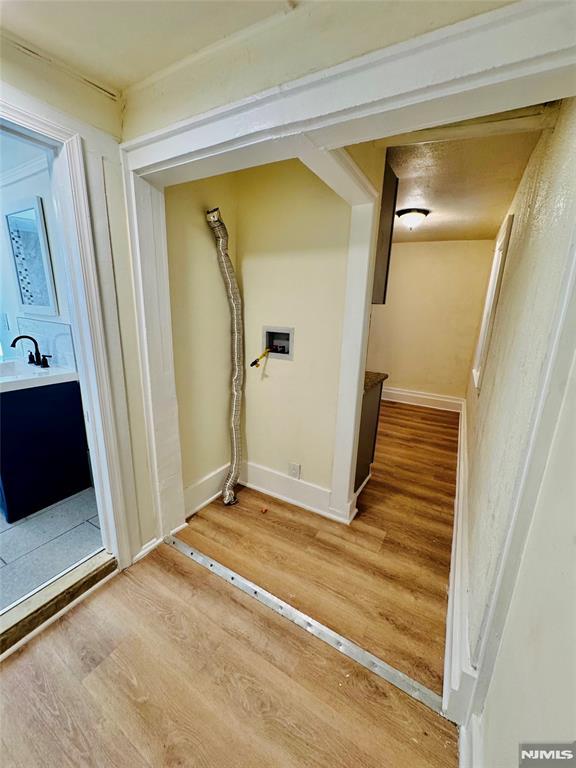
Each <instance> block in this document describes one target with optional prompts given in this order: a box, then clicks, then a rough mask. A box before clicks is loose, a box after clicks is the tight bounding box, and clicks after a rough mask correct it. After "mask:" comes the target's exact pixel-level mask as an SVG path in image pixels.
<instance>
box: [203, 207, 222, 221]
mask: <svg viewBox="0 0 576 768" xmlns="http://www.w3.org/2000/svg"><path fill="white" fill-rule="evenodd" d="M206 221H207V222H208V224H210V225H212V224H221V223H222V218H221V216H220V208H211V209H210V210H209V211H206Z"/></svg>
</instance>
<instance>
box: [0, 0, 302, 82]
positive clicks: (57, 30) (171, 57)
mask: <svg viewBox="0 0 576 768" xmlns="http://www.w3.org/2000/svg"><path fill="white" fill-rule="evenodd" d="M294 5H296V3H295V2H288V0H242V2H238V0H209V1H208V0H205V1H204V2H186V0H162V2H158V1H157V0H156V2H154V1H151V0H114V1H112V0H74V2H70V1H69V0H48V1H46V0H2V2H1V3H0V10H1V21H2V29H3V30H4V31H5V32H8V34H10V35H13V36H15V37H16V38H19V39H20V40H23V41H26V42H27V43H31V44H32V45H33V46H35V47H36V48H38V49H40V50H42V51H44V52H46V53H48V54H51V55H52V56H55V57H57V58H58V59H59V60H60V61H61V62H63V63H64V64H67V65H68V66H69V67H71V68H72V69H74V70H75V71H77V72H80V73H82V74H83V75H84V76H86V77H89V78H92V79H93V80H94V81H96V82H98V83H101V84H103V85H106V86H108V87H110V88H113V89H117V90H121V89H123V88H125V87H127V86H129V85H131V84H133V83H135V82H139V81H140V80H143V79H144V78H146V77H148V76H149V75H151V74H152V73H154V72H156V71H158V70H161V69H164V68H165V67H168V66H170V65H171V64H174V63H175V62H177V61H179V60H180V59H182V58H184V57H186V56H189V55H191V54H194V53H196V52H198V51H200V50H202V49H203V48H206V47H207V46H210V45H213V44H214V43H217V42H219V41H220V40H222V39H224V38H225V37H228V36H229V35H232V34H234V33H237V32H239V31H241V30H243V29H245V28H246V27H249V26H252V25H253V24H257V23H258V22H261V21H263V20H264V19H267V18H269V17H271V16H273V15H275V14H281V13H285V12H287V11H289V10H290V9H291V8H292V6H294Z"/></svg>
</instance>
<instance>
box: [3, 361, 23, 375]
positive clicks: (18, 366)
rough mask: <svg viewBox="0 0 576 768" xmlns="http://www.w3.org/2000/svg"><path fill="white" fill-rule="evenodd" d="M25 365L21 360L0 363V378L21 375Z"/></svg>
mask: <svg viewBox="0 0 576 768" xmlns="http://www.w3.org/2000/svg"><path fill="white" fill-rule="evenodd" d="M25 365H28V363H23V362H22V361H21V360H2V361H0V378H2V377H3V376H16V375H18V373H23V369H24V366H25Z"/></svg>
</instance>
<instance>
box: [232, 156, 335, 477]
mask: <svg viewBox="0 0 576 768" xmlns="http://www.w3.org/2000/svg"><path fill="white" fill-rule="evenodd" d="M240 178H241V184H242V187H241V195H240V197H239V200H240V205H239V218H238V228H239V250H238V253H239V258H240V270H241V272H240V274H241V281H242V289H243V293H244V301H245V308H244V316H245V322H246V355H247V361H248V362H250V360H252V359H254V358H255V357H256V356H257V355H258V354H259V353H260V351H261V346H262V326H264V325H281V326H293V327H294V329H295V332H294V359H293V360H292V361H285V360H269V361H268V362H267V364H266V367H265V368H261V369H258V370H255V369H253V368H252V369H249V371H248V373H247V379H246V439H247V449H248V459H249V461H251V462H254V463H256V464H262V465H264V466H267V467H270V468H272V469H275V470H277V471H278V472H283V473H285V474H287V473H288V462H289V461H295V462H297V463H299V464H301V465H302V480H305V481H307V482H310V483H315V484H317V485H320V486H322V487H324V488H330V487H331V484H332V483H331V479H332V478H331V475H332V457H333V451H334V433H335V426H336V400H337V395H338V383H339V382H338V377H339V366H340V345H341V336H342V320H343V313H344V289H345V282H346V262H347V251H348V232H349V228H350V207H349V206H348V205H347V204H346V203H345V202H344V201H343V200H341V199H340V198H339V197H338V196H337V195H336V194H335V193H334V192H332V191H331V190H330V189H328V187H326V186H325V185H324V184H323V183H322V182H321V181H320V180H319V179H318V178H317V177H316V176H315V175H314V174H313V173H312V172H311V171H309V170H308V169H307V168H305V167H304V166H303V165H302V164H301V163H299V162H298V161H289V162H286V163H278V164H275V165H270V166H265V167H262V168H254V169H252V170H250V171H245V172H243V173H242V174H241V175H240Z"/></svg>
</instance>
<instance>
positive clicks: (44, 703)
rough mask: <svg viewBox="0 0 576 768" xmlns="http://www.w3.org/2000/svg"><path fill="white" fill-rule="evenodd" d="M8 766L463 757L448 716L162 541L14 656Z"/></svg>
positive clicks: (5, 708)
mask: <svg viewBox="0 0 576 768" xmlns="http://www.w3.org/2000/svg"><path fill="white" fill-rule="evenodd" d="M0 706H1V718H0V737H1V745H0V749H1V754H2V765H3V766H4V767H5V768H9V767H10V768H40V767H41V768H52V767H54V768H79V767H80V766H94V767H96V766H97V768H108V767H109V766H115V767H117V768H173V767H176V766H178V768H186V767H187V766H202V767H203V768H256V766H262V768H283V767H285V768H292V767H293V768H304V767H307V766H313V767H314V768H382V766H387V767H388V768H408V766H409V767H410V768H452V767H453V768H455V766H456V765H457V732H456V728H455V726H453V725H452V724H451V723H449V722H448V721H446V720H444V719H442V718H441V717H440V716H439V715H436V714H435V713H433V712H432V711H431V710H429V709H427V708H426V707H425V706H424V705H422V704H420V703H418V702H416V701H414V700H413V699H411V698H410V697H408V696H406V695H405V694H404V693H402V692H400V691H398V690H397V689H396V688H394V687H393V686H392V685H390V684H389V683H387V682H385V681H384V680H381V679H380V678H378V677H376V676H375V675H372V674H371V673H370V672H368V671H366V670H365V669H363V668H362V667H360V666H359V665H357V664H355V663H354V662H352V661H350V660H349V659H347V658H346V657H344V656H342V655H341V654H339V653H338V652H337V651H335V650H333V649H332V648H330V647H328V646H327V645H325V644H324V643H322V642H321V641H319V640H317V639H316V638H314V637H311V636H310V635H308V634H307V633H306V632H303V631H302V630H301V629H299V628H298V627H297V626H295V625H294V624H291V623H290V622H289V621H287V620H285V619H283V618H281V617H280V616H278V615H276V614H275V613H274V612H272V611H270V610H268V609H267V608H265V607H264V606H262V605H260V604H258V603H257V602H256V601H254V600H252V599H251V598H249V597H247V596H246V595H244V594H242V593H241V592H240V591H238V590H237V589H235V588H234V587H232V586H231V585H229V584H226V583H225V582H223V581H222V580H220V579H218V577H216V576H214V575H212V574H210V573H209V572H208V571H206V570H205V569H203V568H201V567H200V566H198V565H196V564H195V563H193V562H191V561H190V560H188V559H187V558H185V557H183V556H182V555H181V554H180V553H178V552H177V551H176V550H174V549H171V548H169V547H167V546H165V545H162V546H161V547H160V548H159V549H157V550H155V551H154V552H153V553H152V554H150V555H149V556H148V557H146V558H145V559H144V560H142V561H140V562H139V563H137V564H136V565H134V566H133V567H131V568H130V569H128V570H127V571H124V572H123V573H122V574H120V575H118V576H115V577H114V578H113V579H112V580H111V581H109V582H108V583H107V584H105V585H104V586H102V587H101V588H100V589H99V590H98V591H96V592H95V593H93V594H92V595H91V596H90V597H88V598H87V599H86V600H85V601H84V602H83V603H81V604H80V605H78V606H77V607H76V608H74V609H73V610H72V611H71V612H70V613H68V614H67V615H66V616H64V617H63V618H61V619H60V620H59V621H57V622H56V623H55V624H53V625H52V626H51V627H49V628H48V629H46V630H45V631H44V632H43V633H42V634H41V635H39V636H38V637H36V638H35V639H33V640H31V641H30V642H29V643H28V645H26V646H25V647H24V648H22V649H20V650H19V651H17V652H16V653H15V654H13V655H12V656H11V657H9V658H8V659H7V660H6V661H5V662H4V664H3V668H2V673H1V677H0Z"/></svg>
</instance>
